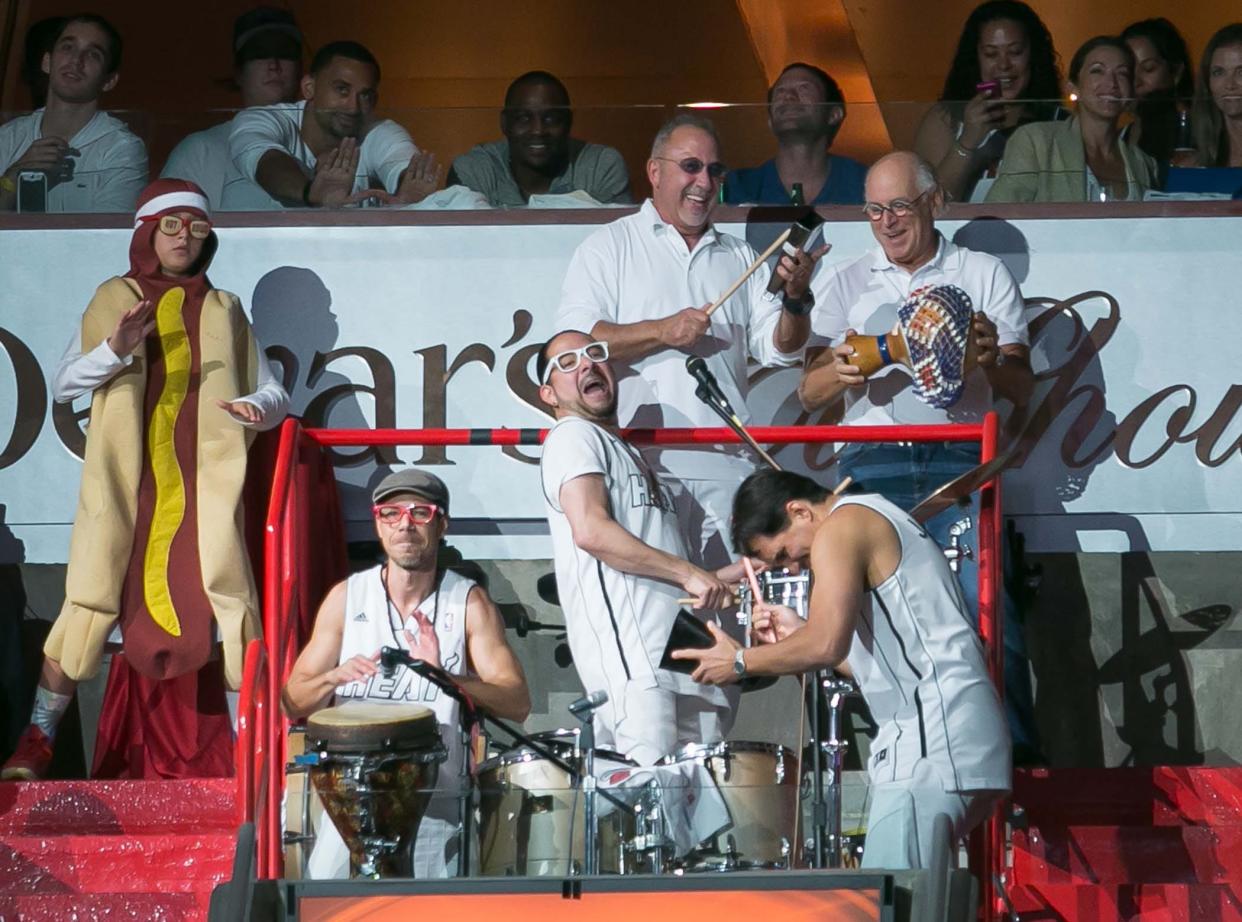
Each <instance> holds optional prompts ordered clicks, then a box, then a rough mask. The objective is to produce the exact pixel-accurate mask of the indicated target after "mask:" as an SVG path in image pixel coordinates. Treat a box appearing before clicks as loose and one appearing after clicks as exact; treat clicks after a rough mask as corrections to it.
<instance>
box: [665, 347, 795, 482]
mask: <svg viewBox="0 0 1242 922" xmlns="http://www.w3.org/2000/svg"><path fill="white" fill-rule="evenodd" d="M686 371H688V372H690V374H691V375H692V376H693V378H694V380H696V381H698V382H699V386H698V387H696V388H695V389H694V396H695V397H698V398H699V400H701V401H703V402H704V403H705V404H707V406H708V408H709V409H711V410H712V412H714V413H715V414H716V415H717V416H719V417H720V418H721V419H723V420H724V421H725V425H727V426H728V427H729V428H730V429H732V430H733V431H734V432H736V433H737V434H738V435H739V436H740V437H741V439H742V441H743V442H745V443H746V444H747V445H749V446H750V447H751V450H752V451H754V452H755V454H757V455H758V456H759V457H760V458H762V459H763V462H764V463H765V464H767V465H768V466H769V467H770V468H772V469H773V470H777V471H779V470H780V469H781V466H780V465H779V464H777V463H776V462H775V461H773V460H772V456H771V455H769V454H768V453H767V452H766V451H764V450H763V448H762V447H760V445H759V443H758V442H756V441H755V439H754V437H753V436H752V435H751V434H750V433H749V432H747V431H746V427H745V426H743V425H742V420H741V419H739V418H738V415H737V411H736V410H734V409H733V407H732V406H730V405H729V401H728V399H727V398H726V397H725V395H724V392H723V391H721V390H720V385H719V384H717V383H716V376H715V375H713V374H712V373H711V370H710V369H709V368H708V367H707V363H706V362H705V361H703V359H701V358H700V357H699V356H697V355H692V356H690V357H689V358H687V359H686Z"/></svg>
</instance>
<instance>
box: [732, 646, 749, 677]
mask: <svg viewBox="0 0 1242 922" xmlns="http://www.w3.org/2000/svg"><path fill="white" fill-rule="evenodd" d="M733 674H734V675H735V676H737V677H738V678H739V679H744V678H746V648H745V647H738V648H737V652H736V653H734V654H733Z"/></svg>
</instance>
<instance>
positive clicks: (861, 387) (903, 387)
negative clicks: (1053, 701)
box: [799, 151, 1039, 764]
mask: <svg viewBox="0 0 1242 922" xmlns="http://www.w3.org/2000/svg"><path fill="white" fill-rule="evenodd" d="M865 192H866V199H867V202H866V204H865V205H864V206H863V208H864V210H865V212H866V213H867V217H868V218H869V219H870V221H871V232H872V233H873V234H874V235H875V239H876V243H877V244H878V246H877V247H876V248H875V249H874V250H872V251H870V252H868V253H867V254H866V255H864V256H862V257H860V258H859V259H857V260H855V261H854V262H853V263H850V264H849V265H846V266H843V267H841V268H840V269H839V270H838V271H837V272H834V273H831V274H829V273H824V274H822V275H821V276H820V278H819V279H818V280H817V282H818V284H817V285H815V286H813V287H814V289H815V298H816V304H817V307H816V310H815V312H814V313H813V315H812V329H813V333H812V339H811V342H810V343H809V344H808V347H807V363H806V367H805V370H804V372H803V376H802V382H801V384H800V386H799V396H800V397H801V399H802V404H803V406H804V407H806V408H807V409H808V410H816V409H822V408H825V407H831V406H840V407H841V411H842V413H843V418H842V423H843V424H844V425H847V426H849V425H863V426H876V425H903V424H904V425H917V424H935V423H949V422H954V423H963V422H979V421H981V420H982V419H983V416H984V414H985V413H987V412H988V411H989V410H991V409H993V408H994V407H995V406H996V405H997V402H998V400H999V401H1003V402H1004V403H1006V404H1008V405H1011V406H1014V407H1021V406H1024V405H1025V404H1026V403H1027V402H1028V400H1029V399H1030V396H1031V391H1032V390H1033V388H1034V384H1035V378H1034V375H1033V374H1032V372H1031V365H1030V350H1029V346H1028V343H1029V339H1028V336H1027V326H1026V319H1025V316H1024V314H1023V306H1024V305H1023V300H1022V293H1021V292H1020V291H1019V290H1018V285H1017V282H1015V281H1014V279H1013V276H1012V275H1010V274H1009V270H1008V269H1006V268H1005V266H1004V264H1003V263H1002V262H1001V261H1000V260H999V259H997V258H995V257H994V256H990V255H988V254H986V253H976V252H974V251H973V250H968V249H965V248H963V247H959V246H956V245H955V244H953V243H952V242H950V241H949V240H947V239H946V238H945V237H944V236H943V235H942V234H941V233H940V232H939V231H938V230H936V215H937V214H938V213H939V212H940V211H941V209H942V208H943V206H944V191H943V189H941V187H940V184H939V182H938V181H937V180H936V174H935V172H934V171H933V169H932V167H931V166H930V164H928V163H927V162H926V161H925V160H923V159H922V158H921V157H919V156H918V155H917V154H913V153H910V152H908V151H897V152H895V153H892V154H888V155H887V156H885V157H882V158H881V159H880V160H878V161H876V163H875V165H874V166H872V167H871V169H870V170H869V171H868V172H867V180H866V185H865ZM928 285H956V286H957V287H958V288H961V289H962V290H964V291H965V292H966V293H967V294H968V295H969V296H970V299H971V301H972V302H973V304H974V309H975V311H976V313H975V316H974V322H973V327H972V335H973V337H974V340H975V348H976V350H977V356H978V362H977V367H975V368H974V369H972V370H971V371H970V372H969V373H968V374H967V376H966V380H965V388H964V390H963V393H962V396H961V398H960V399H959V400H958V401H957V402H956V403H955V404H954V405H953V406H951V407H949V408H948V409H937V408H935V407H932V406H930V405H928V404H926V403H924V402H923V401H922V400H920V399H919V398H918V397H916V396H915V392H914V386H913V385H914V380H913V378H912V377H911V373H910V371H909V369H907V368H906V367H905V366H904V365H889V366H887V367H885V368H882V369H880V370H879V371H877V372H875V373H874V374H873V375H872V376H871V377H870V378H865V377H864V376H863V375H862V374H861V373H860V371H859V368H858V366H856V365H854V364H852V363H851V352H852V350H851V347H849V346H846V345H844V344H843V340H844V339H845V337H846V336H847V335H849V334H850V333H853V332H858V333H863V334H868V335H877V336H878V335H880V334H883V333H887V332H888V331H889V330H891V329H892V328H893V326H894V324H895V323H896V321H897V309H898V308H899V307H900V306H901V304H902V303H903V302H904V301H905V300H906V299H907V298H908V297H909V296H910V294H911V293H912V292H913V291H915V290H916V289H918V288H922V287H924V286H928ZM839 457H840V471H839V476H841V477H844V476H846V475H849V476H851V477H853V478H854V480H855V481H856V482H857V483H859V484H861V485H862V487H863V489H865V490H868V491H870V492H874V493H880V494H882V495H883V496H884V497H885V498H886V499H889V500H890V501H892V502H893V503H895V504H896V505H898V506H900V507H901V508H903V509H907V510H909V509H911V508H913V507H914V506H915V505H916V504H917V503H918V502H919V500H921V499H923V498H924V497H925V496H926V495H927V494H928V493H930V492H931V491H932V490H934V489H935V488H936V487H938V486H940V485H941V484H942V483H945V482H947V481H949V480H952V479H953V478H954V477H956V476H958V475H959V474H961V473H963V472H965V471H967V470H969V469H970V468H972V467H974V466H975V465H976V464H978V463H979V452H978V450H977V449H976V448H975V447H974V446H973V445H969V444H964V443H953V442H941V443H932V444H920V445H895V444H875V445H863V444H851V445H847V446H846V447H845V448H844V449H843V450H842V452H841V454H840V456H839ZM964 514H967V513H966V511H965V510H963V509H962V508H960V507H954V508H952V509H948V510H946V511H945V512H943V513H941V514H940V515H938V516H936V517H935V518H933V519H931V520H930V521H929V522H928V523H927V524H926V528H927V531H928V533H929V534H931V536H932V537H933V538H935V539H936V541H937V542H938V543H939V544H940V545H941V546H942V547H943V546H947V545H948V543H949V529H950V527H951V526H953V525H954V523H956V522H957V521H958V520H959V519H961V518H962V517H963V515H964ZM969 514H970V515H971V519H972V521H973V522H974V523H978V521H979V510H978V507H977V500H976V506H975V508H974V509H973V511H971V512H970V513H969ZM958 579H959V582H960V583H961V587H962V592H963V594H964V595H965V597H966V602H967V608H968V610H969V611H970V613H971V616H972V618H977V617H978V614H977V613H978V610H979V606H978V585H979V583H978V579H979V574H978V568H977V566H976V564H975V562H974V561H973V560H969V559H967V560H963V561H962V566H961V567H960V569H959V570H958ZM1005 609H1006V625H1005V647H1006V660H1005V672H1006V675H1005V699H1006V706H1007V708H1008V712H1009V722H1010V730H1011V731H1012V733H1013V739H1014V760H1015V762H1016V763H1018V764H1022V763H1029V762H1032V761H1037V760H1038V759H1039V744H1038V733H1037V731H1036V729H1035V719H1034V713H1033V705H1032V694H1031V680H1030V668H1029V665H1028V663H1027V659H1026V653H1025V644H1024V643H1023V640H1022V625H1021V623H1020V621H1019V619H1018V617H1017V609H1016V606H1015V605H1014V603H1013V600H1012V599H1011V598H1009V597H1008V594H1006V598H1005Z"/></svg>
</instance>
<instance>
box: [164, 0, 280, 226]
mask: <svg viewBox="0 0 1242 922" xmlns="http://www.w3.org/2000/svg"><path fill="white" fill-rule="evenodd" d="M301 77H302V33H301V32H300V31H299V30H298V26H297V23H296V22H295V21H294V18H293V14H292V13H290V12H288V11H287V10H278V9H275V8H273V7H270V6H261V7H257V8H255V9H253V10H249V11H247V12H245V13H242V15H240V16H238V17H237V20H236V21H235V22H234V23H233V79H234V81H235V82H236V84H237V87H238V89H240V90H241V104H242V108H245V109H249V108H252V107H254V106H274V105H277V104H278V103H292V102H293V101H294V100H296V99H297V98H298V84H299V82H300V80H301ZM232 130H233V120H232V119H230V120H229V121H227V122H221V123H220V124H219V125H215V126H214V127H212V128H208V129H207V130H206V131H196V132H194V134H192V135H189V136H188V137H186V138H184V139H182V141H181V143H179V144H178V145H177V146H176V147H174V148H173V150H172V153H171V154H169V155H168V160H167V161H165V163H164V170H163V172H162V173H161V174H160V175H162V176H173V177H176V178H178V179H188V180H190V181H192V182H194V183H195V184H197V185H198V187H199V188H200V189H202V190H203V192H205V193H206V195H207V199H208V201H210V202H211V207H212V208H213V209H215V210H220V208H221V207H222V205H223V202H224V200H225V198H226V196H227V198H228V199H229V204H228V208H229V209H231V210H233V211H248V210H251V209H263V208H268V207H270V203H271V198H270V197H269V196H268V194H267V193H266V192H264V191H263V190H262V189H260V188H259V187H258V186H256V185H255V184H254V183H252V182H250V180H248V179H247V178H246V177H244V176H242V174H241V173H240V172H239V171H238V169H237V167H236V165H235V164H234V163H233V160H232V158H231V157H229V133H230V132H231V131H232ZM230 186H237V188H236V189H233V190H231V191H228V190H229V187H230ZM247 196H249V198H247Z"/></svg>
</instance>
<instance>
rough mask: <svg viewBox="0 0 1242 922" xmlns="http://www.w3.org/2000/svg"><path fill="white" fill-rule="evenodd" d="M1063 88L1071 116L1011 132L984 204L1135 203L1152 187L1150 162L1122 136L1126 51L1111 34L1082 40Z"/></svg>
mask: <svg viewBox="0 0 1242 922" xmlns="http://www.w3.org/2000/svg"><path fill="white" fill-rule="evenodd" d="M1066 86H1067V88H1068V89H1069V91H1070V96H1071V98H1072V99H1074V100H1075V103H1076V106H1075V110H1074V117H1073V118H1071V119H1069V120H1068V121H1064V122H1036V123H1034V124H1031V125H1024V126H1023V127H1021V128H1019V129H1018V130H1017V131H1015V132H1014V133H1013V137H1011V138H1010V139H1009V143H1008V144H1007V145H1006V146H1005V157H1004V159H1003V160H1002V162H1001V166H1000V173H999V175H998V176H997V177H996V182H995V183H993V184H992V188H991V189H989V190H988V195H987V200H988V201H989V202H1104V201H1137V200H1139V199H1142V198H1143V196H1144V194H1145V193H1146V191H1147V190H1148V189H1151V188H1153V187H1154V186H1155V185H1156V177H1157V168H1156V161H1155V160H1153V159H1152V158H1151V157H1150V156H1148V155H1147V154H1145V153H1143V152H1142V151H1141V150H1139V149H1138V148H1137V147H1135V146H1134V145H1132V144H1129V143H1128V142H1126V141H1125V140H1123V139H1122V136H1121V119H1122V116H1123V115H1124V114H1125V112H1126V110H1127V107H1128V106H1129V103H1130V100H1131V99H1133V98H1134V52H1133V51H1132V50H1131V49H1130V46H1129V45H1127V44H1126V43H1125V41H1124V40H1123V39H1121V38H1118V37H1117V36H1114V35H1097V36H1096V37H1095V38H1092V39H1089V40H1088V41H1086V42H1084V43H1083V45H1082V47H1081V48H1079V49H1078V51H1077V52H1075V53H1074V58H1073V60H1072V61H1070V69H1069V81H1068V83H1067V84H1066Z"/></svg>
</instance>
